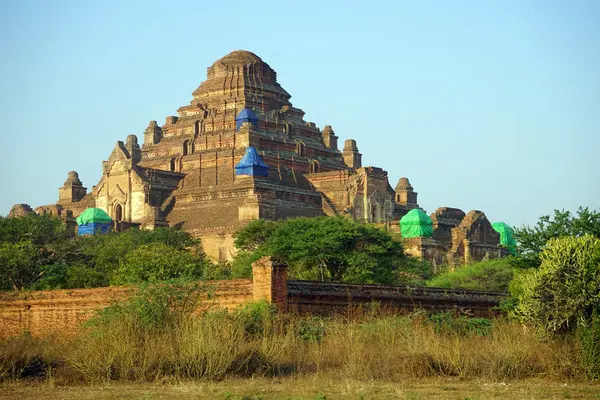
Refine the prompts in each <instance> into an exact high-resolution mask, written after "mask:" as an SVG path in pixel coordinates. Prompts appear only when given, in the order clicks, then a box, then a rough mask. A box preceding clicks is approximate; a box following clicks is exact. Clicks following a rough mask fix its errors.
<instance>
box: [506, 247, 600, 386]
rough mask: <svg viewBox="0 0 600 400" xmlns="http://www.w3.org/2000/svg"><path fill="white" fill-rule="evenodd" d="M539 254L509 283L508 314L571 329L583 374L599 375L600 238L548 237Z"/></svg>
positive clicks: (545, 328) (557, 328)
mask: <svg viewBox="0 0 600 400" xmlns="http://www.w3.org/2000/svg"><path fill="white" fill-rule="evenodd" d="M540 259H541V265H540V267H539V268H538V269H535V270H531V271H530V272H528V273H526V274H524V275H523V276H522V277H520V279H519V281H518V284H515V286H514V288H513V290H514V295H515V298H516V301H517V304H516V307H515V310H514V312H513V314H514V315H515V316H517V317H518V318H520V319H521V320H522V321H524V322H529V323H532V324H534V325H537V326H538V327H539V328H540V329H541V330H543V331H545V332H547V333H550V334H554V333H559V332H574V331H576V332H577V335H578V337H579V340H580V344H581V351H582V357H583V359H584V360H585V364H586V368H587V373H588V375H590V376H598V375H600V346H599V345H598V343H600V322H599V321H598V315H599V314H600V239H598V238H596V237H594V236H591V235H585V236H582V237H563V238H558V239H552V240H550V241H549V242H548V243H547V245H546V247H545V249H544V250H543V251H542V252H541V254H540Z"/></svg>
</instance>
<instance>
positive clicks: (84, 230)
mask: <svg viewBox="0 0 600 400" xmlns="http://www.w3.org/2000/svg"><path fill="white" fill-rule="evenodd" d="M111 227H112V223H110V222H88V223H87V224H84V225H79V226H78V227H77V234H78V235H79V236H84V235H95V234H96V233H107V232H108V231H110V228H111Z"/></svg>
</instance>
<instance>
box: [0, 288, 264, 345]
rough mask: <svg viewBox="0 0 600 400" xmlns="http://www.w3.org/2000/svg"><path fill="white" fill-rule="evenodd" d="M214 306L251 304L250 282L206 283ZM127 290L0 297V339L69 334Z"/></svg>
mask: <svg viewBox="0 0 600 400" xmlns="http://www.w3.org/2000/svg"><path fill="white" fill-rule="evenodd" d="M208 285H209V286H214V290H215V293H214V298H213V299H211V300H210V301H211V302H212V301H214V302H215V303H216V305H218V306H220V307H224V308H227V309H233V308H236V307H238V306H240V305H244V304H248V303H250V302H252V293H253V290H252V280H250V279H238V280H229V281H213V282H208ZM131 290H133V289H131V288H127V287H106V288H95V289H71V290H48V291H34V292H25V293H20V294H15V293H14V292H6V293H0V337H7V336H13V335H19V334H22V333H23V332H25V331H28V332H30V333H31V334H32V335H43V334H44V335H45V334H52V333H58V334H72V333H76V332H77V330H78V329H79V328H80V327H81V323H82V322H84V321H86V320H87V319H89V318H91V317H92V316H93V315H94V314H95V312H96V311H98V310H101V309H103V308H105V307H108V306H109V305H110V304H111V303H114V302H116V301H120V300H123V299H125V298H126V297H127V296H128V295H129V294H130V293H131Z"/></svg>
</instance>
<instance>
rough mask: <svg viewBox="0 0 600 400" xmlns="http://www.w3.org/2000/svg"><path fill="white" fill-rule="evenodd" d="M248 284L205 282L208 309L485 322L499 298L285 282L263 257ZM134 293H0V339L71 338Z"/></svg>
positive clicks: (283, 272) (280, 267) (280, 269)
mask: <svg viewBox="0 0 600 400" xmlns="http://www.w3.org/2000/svg"><path fill="white" fill-rule="evenodd" d="M252 273H253V279H252V280H250V279H238V280H229V281H212V282H208V283H207V284H208V285H209V286H212V287H213V288H214V296H212V297H211V299H210V300H208V301H210V304H215V305H217V306H219V307H223V308H226V309H235V308H237V307H240V306H243V305H245V304H248V303H251V302H253V301H263V300H264V301H267V302H268V303H271V304H273V305H275V306H276V307H277V309H278V310H279V311H282V312H283V311H293V312H295V311H297V312H300V313H311V314H316V315H328V314H334V313H340V312H347V310H348V307H349V306H356V305H360V304H366V303H372V302H377V303H379V304H380V305H381V306H382V307H390V308H395V309H402V310H413V309H420V308H422V309H427V310H431V311H441V310H452V309H456V310H460V311H462V312H467V313H470V314H471V315H477V316H487V315H490V313H492V312H493V311H492V308H493V307H496V306H498V304H499V302H500V301H501V300H502V299H503V298H504V297H505V294H504V293H493V292H482V291H474V290H451V289H436V288H423V287H408V286H388V285H350V284H341V283H325V282H311V281H288V279H287V267H286V265H284V264H282V263H281V262H278V261H277V260H276V259H274V258H272V257H263V258H261V259H260V260H258V261H256V262H255V263H254V264H253V266H252ZM132 290H135V289H132V288H127V287H108V288H96V289H73V290H52V291H37V292H35V291H34V292H24V293H18V294H15V293H14V292H5V293H0V338H1V337H7V336H13V335H20V334H22V333H24V332H26V331H27V332H30V333H31V334H33V335H48V334H53V333H57V334H74V333H77V331H78V330H79V329H80V328H81V323H82V322H84V321H86V320H87V319H89V318H90V317H92V316H93V315H94V313H95V312H96V311H98V310H100V309H102V308H105V307H107V306H108V305H110V304H111V303H113V302H117V301H122V300H123V299H125V298H126V297H127V296H129V295H130V294H131V291H132Z"/></svg>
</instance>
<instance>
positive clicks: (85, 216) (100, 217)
mask: <svg viewBox="0 0 600 400" xmlns="http://www.w3.org/2000/svg"><path fill="white" fill-rule="evenodd" d="M90 222H100V223H106V222H112V219H111V218H110V217H109V215H108V214H107V213H106V212H104V210H103V209H101V208H88V209H87V210H85V211H84V212H82V213H81V214H79V217H77V225H87V224H88V223H90Z"/></svg>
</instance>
